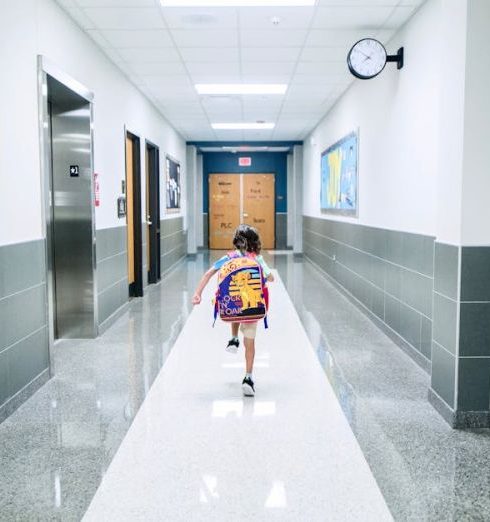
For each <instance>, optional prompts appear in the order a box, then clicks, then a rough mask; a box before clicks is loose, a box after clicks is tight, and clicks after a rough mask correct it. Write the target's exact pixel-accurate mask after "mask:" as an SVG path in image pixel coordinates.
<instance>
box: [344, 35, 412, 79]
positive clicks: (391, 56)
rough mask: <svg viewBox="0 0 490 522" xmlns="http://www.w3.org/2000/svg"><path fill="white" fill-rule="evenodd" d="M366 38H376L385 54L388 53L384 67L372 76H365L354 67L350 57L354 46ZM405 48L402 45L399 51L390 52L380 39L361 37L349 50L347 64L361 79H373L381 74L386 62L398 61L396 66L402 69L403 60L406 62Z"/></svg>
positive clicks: (353, 73) (352, 72)
mask: <svg viewBox="0 0 490 522" xmlns="http://www.w3.org/2000/svg"><path fill="white" fill-rule="evenodd" d="M364 40H375V41H376V42H378V43H379V44H380V45H381V46H382V47H383V49H384V50H385V54H386V60H385V63H384V65H383V67H382V68H381V69H380V70H379V71H378V72H377V73H376V74H373V75H372V76H363V75H362V74H359V73H358V72H357V71H356V70H355V69H354V67H353V65H352V63H351V61H350V57H351V54H352V51H353V50H354V47H355V46H356V45H357V44H358V43H360V42H362V41H364ZM404 54H405V53H404V48H403V47H400V49H398V51H397V53H396V54H388V53H387V52H386V47H385V46H384V45H383V44H382V43H381V42H380V41H379V40H376V39H375V38H361V39H360V40H358V41H357V42H356V43H355V44H354V45H353V46H352V47H351V48H350V50H349V52H348V54H347V66H348V67H349V71H350V72H351V74H352V75H354V76H355V77H356V78H359V80H371V79H372V78H376V76H378V75H379V74H381V73H382V72H383V71H384V69H385V67H386V64H387V63H388V62H396V68H397V69H398V70H400V69H401V68H402V67H403V62H404Z"/></svg>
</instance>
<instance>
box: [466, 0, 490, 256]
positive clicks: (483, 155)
mask: <svg viewBox="0 0 490 522" xmlns="http://www.w3.org/2000/svg"><path fill="white" fill-rule="evenodd" d="M466 45H467V47H466V88H465V113H464V116H465V121H464V134H465V136H464V153H463V165H462V170H463V197H462V223H461V244H463V245H468V246H472V245H489V246H490V161H489V150H490V147H489V142H490V2H489V1H488V0H469V1H468V31H467V40H466Z"/></svg>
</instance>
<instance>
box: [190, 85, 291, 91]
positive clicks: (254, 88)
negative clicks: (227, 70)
mask: <svg viewBox="0 0 490 522" xmlns="http://www.w3.org/2000/svg"><path fill="white" fill-rule="evenodd" d="M195 87H196V91H197V92H198V94H285V92H286V91H287V88H288V86H287V85H286V84H285V83H196V85H195Z"/></svg>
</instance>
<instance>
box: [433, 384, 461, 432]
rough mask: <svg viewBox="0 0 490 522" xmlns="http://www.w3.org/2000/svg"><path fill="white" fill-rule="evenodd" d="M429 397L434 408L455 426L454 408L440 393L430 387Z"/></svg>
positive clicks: (450, 424) (452, 426)
mask: <svg viewBox="0 0 490 522" xmlns="http://www.w3.org/2000/svg"><path fill="white" fill-rule="evenodd" d="M427 398H428V399H429V402H430V404H432V406H433V407H434V409H435V410H436V411H437V413H439V415H440V416H441V417H442V418H443V419H444V420H445V421H446V422H447V423H448V424H449V426H451V428H455V427H456V426H455V415H454V410H453V409H452V408H451V407H450V406H449V404H447V403H446V402H445V401H444V400H443V399H442V398H441V397H439V395H438V394H437V393H436V392H435V391H434V390H433V389H432V388H429V391H428V394H427Z"/></svg>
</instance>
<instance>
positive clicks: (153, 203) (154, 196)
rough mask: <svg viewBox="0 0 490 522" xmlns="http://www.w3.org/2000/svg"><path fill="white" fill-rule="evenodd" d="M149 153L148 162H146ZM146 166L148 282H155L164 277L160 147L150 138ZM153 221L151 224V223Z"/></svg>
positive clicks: (147, 144)
mask: <svg viewBox="0 0 490 522" xmlns="http://www.w3.org/2000/svg"><path fill="white" fill-rule="evenodd" d="M146 155H148V163H146ZM145 166H148V172H146V180H147V186H146V188H147V205H148V206H147V208H146V212H147V215H146V222H147V225H148V227H149V237H148V248H149V251H150V259H149V260H148V283H149V284H155V283H158V281H160V279H161V277H162V269H161V243H160V241H161V235H160V149H159V147H158V146H157V145H155V144H154V143H152V142H151V141H149V140H146V141H145ZM149 223H151V224H149Z"/></svg>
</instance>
